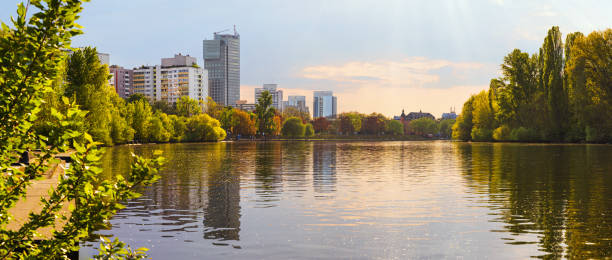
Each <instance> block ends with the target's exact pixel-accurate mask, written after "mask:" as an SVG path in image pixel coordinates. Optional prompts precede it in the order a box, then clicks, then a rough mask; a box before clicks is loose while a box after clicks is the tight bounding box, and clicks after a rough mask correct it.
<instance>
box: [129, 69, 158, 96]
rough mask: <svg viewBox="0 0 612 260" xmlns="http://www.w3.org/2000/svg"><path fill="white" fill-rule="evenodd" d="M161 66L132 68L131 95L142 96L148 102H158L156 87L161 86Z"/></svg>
mask: <svg viewBox="0 0 612 260" xmlns="http://www.w3.org/2000/svg"><path fill="white" fill-rule="evenodd" d="M160 72H161V66H159V65H157V66H141V67H139V68H134V72H133V74H134V79H133V81H132V82H133V88H132V93H131V94H142V95H144V96H145V97H147V98H149V100H158V98H157V97H158V96H160V95H158V94H157V89H158V88H157V86H160V85H161V75H160Z"/></svg>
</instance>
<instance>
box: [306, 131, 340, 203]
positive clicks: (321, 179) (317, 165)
mask: <svg viewBox="0 0 612 260" xmlns="http://www.w3.org/2000/svg"><path fill="white" fill-rule="evenodd" d="M336 149H337V143H334V142H330V143H328V142H324V143H316V144H314V146H313V150H312V185H313V187H314V191H315V192H317V193H330V192H334V191H335V190H336V163H337V161H336Z"/></svg>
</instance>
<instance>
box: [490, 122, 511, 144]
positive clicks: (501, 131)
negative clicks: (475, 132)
mask: <svg viewBox="0 0 612 260" xmlns="http://www.w3.org/2000/svg"><path fill="white" fill-rule="evenodd" d="M510 132H511V131H510V128H509V127H508V126H505V125H503V126H500V127H498V128H497V129H495V130H494V131H493V140H495V141H508V140H510Z"/></svg>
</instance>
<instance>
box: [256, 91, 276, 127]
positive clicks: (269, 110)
mask: <svg viewBox="0 0 612 260" xmlns="http://www.w3.org/2000/svg"><path fill="white" fill-rule="evenodd" d="M255 114H256V115H257V128H258V130H259V132H260V133H262V134H268V135H274V132H278V130H280V124H278V122H276V123H275V120H274V117H275V114H276V110H275V109H274V107H272V95H270V92H269V91H264V92H262V93H261V95H260V96H259V99H257V105H255ZM279 120H280V119H279Z"/></svg>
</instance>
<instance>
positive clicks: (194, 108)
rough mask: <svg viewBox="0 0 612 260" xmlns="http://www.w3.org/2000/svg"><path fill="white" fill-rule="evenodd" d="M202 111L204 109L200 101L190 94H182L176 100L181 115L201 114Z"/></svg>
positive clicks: (177, 111) (178, 112)
mask: <svg viewBox="0 0 612 260" xmlns="http://www.w3.org/2000/svg"><path fill="white" fill-rule="evenodd" d="M201 112H202V109H201V108H200V104H198V101H197V100H195V99H192V98H190V97H189V96H182V97H181V98H179V100H178V101H177V102H176V113H177V114H178V115H179V116H185V117H190V116H194V115H199V114H200V113H201Z"/></svg>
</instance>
